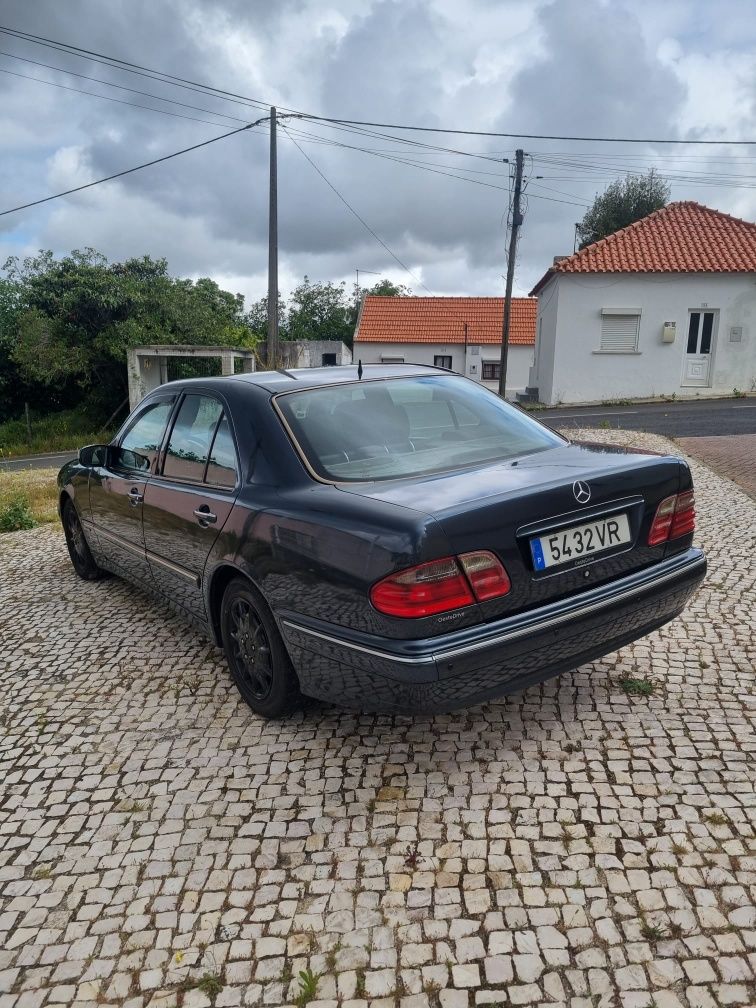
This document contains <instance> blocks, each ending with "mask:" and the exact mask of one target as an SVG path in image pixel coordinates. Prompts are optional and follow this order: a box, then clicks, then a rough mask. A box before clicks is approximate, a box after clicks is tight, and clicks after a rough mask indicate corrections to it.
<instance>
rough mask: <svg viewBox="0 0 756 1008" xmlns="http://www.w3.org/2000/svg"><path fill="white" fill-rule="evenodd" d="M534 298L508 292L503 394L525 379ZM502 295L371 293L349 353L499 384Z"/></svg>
mask: <svg viewBox="0 0 756 1008" xmlns="http://www.w3.org/2000/svg"><path fill="white" fill-rule="evenodd" d="M536 307H537V303H536V299H535V298H512V315H511V323H510V337H509V349H508V353H507V395H508V396H509V397H510V398H511V397H513V396H514V395H515V394H516V393H517V392H522V391H523V390H524V388H525V386H526V385H527V384H528V375H529V373H530V367H531V365H532V363H533V347H534V345H535V320H536ZM503 317H504V298H501V297H377V296H375V295H367V296H366V297H365V298H364V300H363V302H362V305H361V307H360V315H359V318H358V320H357V328H356V329H355V332H354V347H353V349H352V355H353V357H354V359H355V360H361V361H362V363H363V364H380V363H385V364H433V365H435V366H436V367H443V368H448V369H449V370H450V371H457V372H459V374H463V375H467V377H468V378H473V379H474V380H475V381H477V382H480V383H481V384H483V385H486V386H487V387H488V388H491V389H494V390H495V391H497V390H498V388H499V373H500V363H499V362H500V359H501V332H502V322H503Z"/></svg>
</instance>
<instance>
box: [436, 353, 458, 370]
mask: <svg viewBox="0 0 756 1008" xmlns="http://www.w3.org/2000/svg"><path fill="white" fill-rule="evenodd" d="M447 360H448V361H449V366H448V367H447V366H446V364H439V363H438V362H439V361H447ZM452 361H453V357H452V354H433V367H437V368H443V369H444V371H451V370H452Z"/></svg>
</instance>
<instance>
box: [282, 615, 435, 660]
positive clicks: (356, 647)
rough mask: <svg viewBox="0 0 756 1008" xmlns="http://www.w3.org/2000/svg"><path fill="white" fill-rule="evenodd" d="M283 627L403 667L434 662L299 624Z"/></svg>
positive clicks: (431, 656)
mask: <svg viewBox="0 0 756 1008" xmlns="http://www.w3.org/2000/svg"><path fill="white" fill-rule="evenodd" d="M283 625H284V626H285V627H288V628H289V629H290V630H297V631H299V633H303V634H307V635H308V636H309V637H318V638H319V639H320V640H324V641H328V643H329V644H338V645H339V646H340V647H347V648H349V649H350V650H352V651H359V652H360V653H361V654H369V655H373V656H374V657H375V658H385V659H387V660H388V661H392V662H401V663H402V664H403V665H432V664H433V663H434V662H435V660H436V659H435V656H434V655H428V656H427V657H424V658H405V657H404V656H403V655H395V654H390V653H389V652H388V651H380V650H378V649H377V648H369V647H365V646H364V645H362V644H353V643H352V642H351V641H345V640H343V639H342V638H341V637H331V636H330V635H329V634H324V633H320V631H318V630H311V629H310V628H309V627H303V626H300V624H299V623H292V622H291V621H290V620H283Z"/></svg>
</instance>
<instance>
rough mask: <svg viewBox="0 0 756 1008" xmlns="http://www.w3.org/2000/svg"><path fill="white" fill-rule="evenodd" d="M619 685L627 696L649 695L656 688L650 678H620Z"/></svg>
mask: <svg viewBox="0 0 756 1008" xmlns="http://www.w3.org/2000/svg"><path fill="white" fill-rule="evenodd" d="M619 685H620V689H623V690H624V691H625V693H627V695H628V696H651V694H652V693H653V692H654V690H655V689H656V687H655V685H654V684H653V683H652V682H651V680H650V679H620V681H619Z"/></svg>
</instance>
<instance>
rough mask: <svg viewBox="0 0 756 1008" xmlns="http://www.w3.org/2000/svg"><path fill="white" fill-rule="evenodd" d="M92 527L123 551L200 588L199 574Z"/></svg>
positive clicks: (113, 533) (99, 527)
mask: <svg viewBox="0 0 756 1008" xmlns="http://www.w3.org/2000/svg"><path fill="white" fill-rule="evenodd" d="M91 527H92V528H93V529H94V531H95V532H96V534H97V535H101V536H103V538H105V539H109V540H110V541H111V542H113V543H115V544H116V546H120V547H121V549H125V550H128V552H130V553H135V554H136V555H137V556H139V557H141V559H142V560H147V561H149V562H150V563H156V564H160V565H161V566H162V567H166V568H167V569H168V570H170V571H172V572H173V573H174V574H178V575H179V576H180V577H183V578H186V579H187V581H191V582H192V584H193V585H195V587H197V588H199V587H200V584H201V581H200V578H199V575H198V574H192V572H191V571H188V570H187V569H186V568H185V567H179V565H178V564H175V563H172V562H171V561H170V560H164V559H163V557H160V556H157V554H155V553H151V552H150V551H149V550H146V549H144V548H141V547H139V546H135V545H134V543H130V542H128V540H126V539H122V538H121V536H119V535H116V534H115V532H110V531H108V530H107V529H104V528H102V527H101V526H99V525H92V526H91Z"/></svg>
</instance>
